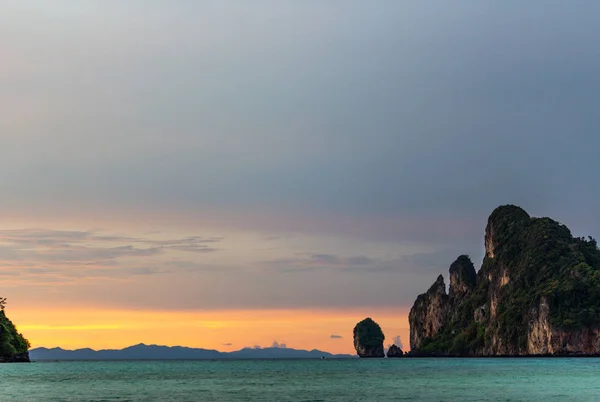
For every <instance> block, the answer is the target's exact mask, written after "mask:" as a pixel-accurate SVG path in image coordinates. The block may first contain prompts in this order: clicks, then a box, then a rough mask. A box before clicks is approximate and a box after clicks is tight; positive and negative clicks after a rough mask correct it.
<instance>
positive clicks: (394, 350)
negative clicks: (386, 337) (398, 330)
mask: <svg viewBox="0 0 600 402" xmlns="http://www.w3.org/2000/svg"><path fill="white" fill-rule="evenodd" d="M403 356H404V352H403V351H402V349H400V348H399V347H398V346H396V345H392V346H390V348H389V349H388V352H387V357H403Z"/></svg>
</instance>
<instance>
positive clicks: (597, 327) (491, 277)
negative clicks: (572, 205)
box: [409, 205, 600, 356]
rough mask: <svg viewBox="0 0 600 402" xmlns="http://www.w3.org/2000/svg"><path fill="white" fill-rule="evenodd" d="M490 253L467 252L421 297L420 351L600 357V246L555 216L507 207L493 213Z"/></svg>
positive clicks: (416, 318)
mask: <svg viewBox="0 0 600 402" xmlns="http://www.w3.org/2000/svg"><path fill="white" fill-rule="evenodd" d="M485 249H486V255H485V257H484V259H483V264H482V266H481V269H480V270H479V271H478V272H477V273H476V274H475V269H474V266H473V265H472V262H471V261H470V259H469V258H468V257H467V256H460V257H459V258H458V259H457V260H456V261H455V262H454V263H453V264H452V265H451V266H450V291H449V295H445V292H442V290H441V289H442V286H443V278H441V279H440V277H438V280H437V281H436V282H435V283H434V285H433V286H432V287H431V288H430V289H429V290H428V292H427V293H424V294H421V295H419V296H418V297H417V300H416V301H415V304H414V305H413V308H412V309H411V312H410V314H409V321H410V327H411V328H410V334H411V349H412V352H413V353H434V354H442V355H478V356H490V355H538V354H553V355H565V354H569V355H590V354H599V355H600V307H598V306H600V250H599V249H598V246H597V243H596V240H594V239H593V238H591V237H589V238H588V239H584V238H579V237H573V236H572V234H571V232H570V230H569V229H568V228H567V227H566V226H564V225H562V224H560V223H559V222H557V221H555V220H552V219H550V218H535V217H530V216H529V214H528V213H527V212H525V211H524V210H523V209H522V208H520V207H517V206H514V205H503V206H501V207H498V208H496V210H494V211H493V212H492V214H491V215H490V217H489V219H488V222H487V226H486V230H485Z"/></svg>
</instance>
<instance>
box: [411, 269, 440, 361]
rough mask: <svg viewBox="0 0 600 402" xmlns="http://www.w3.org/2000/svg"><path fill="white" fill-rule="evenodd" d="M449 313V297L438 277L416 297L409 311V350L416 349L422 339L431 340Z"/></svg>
mask: <svg viewBox="0 0 600 402" xmlns="http://www.w3.org/2000/svg"><path fill="white" fill-rule="evenodd" d="M449 311H450V303H449V297H448V295H447V294H446V285H445V284H444V277H443V276H442V275H440V276H438V278H437V280H436V281H435V283H434V284H433V285H431V287H430V288H429V290H428V291H427V292H426V293H423V294H421V295H419V297H417V301H416V302H415V304H414V305H413V307H412V308H411V309H410V313H409V314H408V321H409V323H410V348H411V349H412V350H414V349H417V348H418V347H419V345H421V343H422V342H423V340H424V339H426V338H433V337H434V336H435V335H436V334H437V332H438V331H439V330H440V328H442V326H443V325H444V323H445V322H446V320H447V318H448V312H449Z"/></svg>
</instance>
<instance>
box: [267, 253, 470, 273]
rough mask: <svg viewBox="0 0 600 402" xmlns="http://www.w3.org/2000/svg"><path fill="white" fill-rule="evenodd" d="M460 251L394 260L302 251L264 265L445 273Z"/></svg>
mask: <svg viewBox="0 0 600 402" xmlns="http://www.w3.org/2000/svg"><path fill="white" fill-rule="evenodd" d="M460 254H461V253H460V252H459V251H458V250H456V251H455V250H441V251H432V252H422V253H413V254H406V255H402V256H400V257H398V258H393V259H382V258H372V257H369V256H366V255H357V256H349V257H346V256H339V255H334V254H299V255H297V256H295V257H292V258H279V259H274V260H268V261H264V264H265V265H266V266H267V267H269V269H271V270H277V271H279V272H301V271H310V270H321V271H323V270H332V271H337V272H355V273H367V272H371V273H377V272H382V273H383V272H417V273H418V272H441V271H442V270H445V269H446V268H445V267H446V266H448V265H449V264H450V263H451V262H452V261H453V259H454V258H456V257H457V256H458V255H460Z"/></svg>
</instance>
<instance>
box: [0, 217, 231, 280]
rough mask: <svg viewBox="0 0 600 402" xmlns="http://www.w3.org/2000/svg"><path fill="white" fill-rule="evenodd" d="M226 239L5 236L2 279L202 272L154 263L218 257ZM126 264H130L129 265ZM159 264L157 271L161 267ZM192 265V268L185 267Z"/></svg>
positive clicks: (0, 243)
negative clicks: (210, 255)
mask: <svg viewBox="0 0 600 402" xmlns="http://www.w3.org/2000/svg"><path fill="white" fill-rule="evenodd" d="M223 240H224V238H223V237H201V236H188V237H182V238H168V239H157V238H148V237H135V236H125V235H113V234H104V233H101V232H99V231H65V230H52V229H18V230H0V261H2V262H3V264H2V266H1V267H0V276H4V277H12V278H13V279H14V280H30V281H35V282H38V283H40V282H44V283H46V282H56V283H58V282H68V281H69V280H73V279H75V278H83V277H88V278H98V277H100V278H102V277H104V278H119V277H120V278H123V277H127V276H131V275H133V276H138V275H142V276H148V275H157V274H164V273H168V272H171V271H174V270H177V269H181V268H187V269H190V268H191V266H192V265H194V264H195V265H194V267H195V268H196V269H198V268H199V267H200V266H201V265H200V264H198V263H192V262H189V263H185V262H181V261H171V260H169V261H165V262H164V264H163V262H162V261H161V260H149V258H152V257H157V256H159V255H163V254H167V253H178V254H180V253H192V254H198V253H200V254H202V253H209V252H216V251H218V250H219V249H218V248H216V247H215V245H216V244H217V243H219V242H221V241H223ZM124 261H127V263H126V264H125V263H124ZM157 264H158V265H157ZM186 264H187V266H186Z"/></svg>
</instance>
